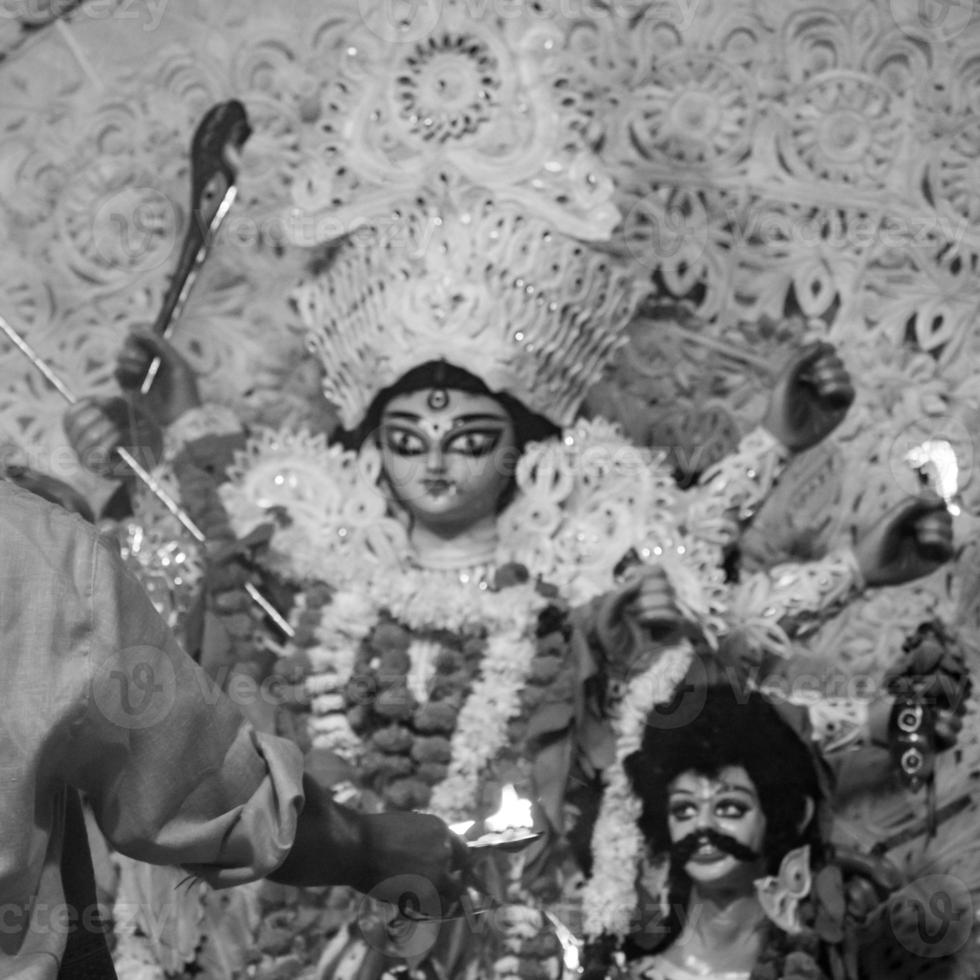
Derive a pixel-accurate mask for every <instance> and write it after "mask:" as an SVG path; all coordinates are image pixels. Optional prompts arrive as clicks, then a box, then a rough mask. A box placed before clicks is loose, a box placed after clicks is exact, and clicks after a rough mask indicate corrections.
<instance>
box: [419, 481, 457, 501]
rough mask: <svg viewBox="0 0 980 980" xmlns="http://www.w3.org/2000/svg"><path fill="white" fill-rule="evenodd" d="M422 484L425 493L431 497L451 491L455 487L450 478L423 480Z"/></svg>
mask: <svg viewBox="0 0 980 980" xmlns="http://www.w3.org/2000/svg"><path fill="white" fill-rule="evenodd" d="M422 486H424V487H425V490H426V493H430V494H432V496H433V497H441V496H442V495H443V494H447V493H452V491H453V490H454V489H455V484H454V483H453V482H452V480H423V481H422Z"/></svg>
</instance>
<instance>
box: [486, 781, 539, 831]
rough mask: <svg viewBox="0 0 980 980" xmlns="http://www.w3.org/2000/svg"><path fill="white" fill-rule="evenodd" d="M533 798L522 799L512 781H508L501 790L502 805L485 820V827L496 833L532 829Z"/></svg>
mask: <svg viewBox="0 0 980 980" xmlns="http://www.w3.org/2000/svg"><path fill="white" fill-rule="evenodd" d="M533 806H534V803H533V801H532V800H525V799H522V798H521V797H520V796H518V795H517V790H516V789H514V786H513V784H512V783H507V784H505V785H504V787H503V788H502V789H501V791H500V807H499V809H498V810H497V812H496V813H491V814H490V816H489V817H487V818H486V820H484V821H483V825H484V827H486V829H487V830H488V831H489V832H490V833H494V834H500V833H503V832H504V831H507V830H530V829H531V828H532V827H533V826H534V815H533V814H532V813H531V808H532V807H533Z"/></svg>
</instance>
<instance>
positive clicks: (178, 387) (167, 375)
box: [115, 327, 201, 427]
mask: <svg viewBox="0 0 980 980" xmlns="http://www.w3.org/2000/svg"><path fill="white" fill-rule="evenodd" d="M157 357H158V358H159V359H160V368H159V370H158V371H157V374H156V377H155V378H154V379H153V385H152V386H151V388H150V390H149V391H148V392H147V393H146V394H145V395H141V394H140V391H139V390H140V385H142V383H143V379H144V378H145V377H146V372H147V371H148V370H149V369H150V364H151V363H152V362H153V359H154V358H157ZM115 374H116V381H118V382H119V386H120V387H121V388H122V389H123V391H125V392H127V393H129V395H130V397H132V398H133V399H134V400H135V401H136V403H137V404H138V405H139V406H140V408H141V409H142V410H143V411H145V412H146V413H147V414H149V415H150V416H151V417H152V418H153V419H155V420H156V422H157V423H158V424H159V425H161V426H164V427H166V426H168V425H170V424H171V423H172V422H174V421H176V420H177V419H178V418H180V416H181V415H183V414H184V412H186V411H187V410H188V409H191V408H196V407H197V406H198V405H200V404H201V397H200V394H199V393H198V390H197V378H196V376H195V374H194V369H193V368H192V367H191V366H190V364H188V363H187V361H186V360H185V359H184V357H183V356H182V355H181V354H179V353H177V350H176V349H175V348H174V347H173V345H172V344H170V343H168V342H167V341H166V340H164V339H163V337H160V336H158V335H157V334H155V333H154V332H153V331H152V330H150V329H149V327H134V328H133V330H132V332H131V333H130V335H129V336H128V337H127V338H126V341H125V343H124V344H123V346H122V350H120V352H119V356H118V358H117V359H116V371H115Z"/></svg>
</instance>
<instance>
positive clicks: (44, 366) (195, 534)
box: [0, 315, 295, 639]
mask: <svg viewBox="0 0 980 980" xmlns="http://www.w3.org/2000/svg"><path fill="white" fill-rule="evenodd" d="M0 330H2V331H3V333H5V334H6V335H7V338H8V339H9V340H10V342H11V343H12V344H13V345H14V346H15V347H16V348H17V349H18V350H19V351H20V352H21V353H22V354H23V355H24V356H25V357H26V358H27V359H28V360H29V361H30V362H31V364H33V365H34V367H35V368H37V370H38V371H39V372H40V373H41V375H43V377H44V379H45V381H47V382H48V384H49V385H51V387H52V388H54V389H55V391H57V392H58V394H59V395H61V397H62V398H63V399H64V400H65V401H66V402H68V404H69V405H74V404H75V403H76V402H77V401H78V399H77V398H76V397H75V394H74V392H73V391H72V390H71V388H69V387H68V385H66V384H65V382H64V381H62V379H61V378H60V377H59V376H58V375H57V374H56V373H55V372H54V370H53V369H52V368H51V365H50V364H48V362H47V361H45V360H44V358H43V357H41V355H40V354H38V353H37V351H35V350H34V348H33V347H31V345H30V344H29V343H28V342H27V341H26V340H25V339H24V338H23V336H22V335H21V334H20V333H18V331H17V330H15V329H14V327H13V326H12V325H11V324H10V323H9V322H8V321H7V320H6V318H5V317H3V316H2V315H0ZM116 454H117V455H118V456H119V458H120V459H121V460H122V461H123V462H124V463H125V464H126V465H127V466H128V467H129V468H130V469H131V470H132V471H133V473H134V474H135V475H136V477H138V478H139V479H140V480H141V481H142V482H143V483H144V484H145V485H146V487H147V489H148V490H149V491H150V493H152V494H153V496H154V497H156V498H157V500H159V501H160V503H161V504H163V506H164V507H166V508H167V510H168V511H170V513H171V514H173V516H174V517H176V518H177V520H178V521H180V523H181V524H182V525H183V526H184V527H185V528H186V529H187V531H188V532H189V533H190V535H191V537H192V538H194V540H195V541H197V542H198V543H200V544H205V542H206V540H207V539H206V538H205V535H204V532H203V531H202V530H201V529H200V528H199V527H198V526H197V524H195V523H194V520H193V518H192V517H191V516H190V514H188V513H187V511H186V510H184V508H183V507H181V506H180V504H179V503H177V501H176V500H174V498H173V497H171V496H170V494H169V493H167V491H166V490H165V489H164V488H163V487H162V486H161V485H160V483H159V481H158V480H157V479H156V478H155V477H154V476H153V474H152V473H150V471H149V470H147V469H146V468H145V467H144V466H143V465H142V464H141V463H140V462H139V460H137V459H136V457H135V456H134V455H133V454H132V453H131V452H130V451H129V450H128V449H126V447H125V446H117V447H116ZM245 591H246V592H247V593H248V596H249V598H250V599H251V600H252V602H254V603H255V605H257V606H258V607H259V608H260V609H261V610H262V612H264V613H265V614H266V616H268V617H269V619H271V620H272V621H273V622H274V623H275V624H276V626H278V627H279V629H280V630H282V632H283V633H284V634H285V635H286V636H288V637H289V638H290V639H292V637H293V636H294V635H295V631H294V630H293V628H292V626H290V625H289V623H288V621H287V620H286V619H285V618H284V617H283V615H282V613H280V612H279V610H278V609H276V607H275V606H273V605H272V603H271V602H269V600H268V599H267V598H266V597H265V596H264V595H262V593H261V592H259V590H258V589H257V588H256V587H255V585H253V584H252V583H251V582H246V583H245Z"/></svg>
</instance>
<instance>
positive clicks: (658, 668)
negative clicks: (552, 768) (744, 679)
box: [582, 640, 694, 939]
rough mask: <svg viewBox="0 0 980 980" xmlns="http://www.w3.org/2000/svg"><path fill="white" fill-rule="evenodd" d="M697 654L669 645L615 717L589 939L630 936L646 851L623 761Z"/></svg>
mask: <svg viewBox="0 0 980 980" xmlns="http://www.w3.org/2000/svg"><path fill="white" fill-rule="evenodd" d="M693 658H694V649H693V647H692V646H691V644H690V642H689V641H687V640H682V641H681V642H679V643H677V644H674V645H672V646H669V647H667V648H666V649H664V651H663V652H662V653H661V655H660V657H659V658H658V660H657V662H656V663H655V664H654V665H653V666H652V667H650V668H648V669H647V670H646V671H645V672H644V673H642V674H641V675H640V676H639V677H637V678H635V679H633V680H631V681H630V684H629V688H628V690H627V692H626V694H625V695H624V697H623V700H622V701H621V702H620V705H619V711H618V717H617V718H616V719H615V721H614V728H615V732H616V761H615V762H614V763H613V764H612V765H611V766H610V767H609V769H607V770H606V772H605V774H604V776H605V791H604V793H603V796H602V803H601V805H600V807H599V816H598V819H597V820H596V824H595V828H594V829H593V831H592V855H593V859H594V864H593V871H592V877H591V878H590V879H589V881H588V884H587V885H586V887H585V891H584V894H583V896H582V913H583V923H584V927H585V934H586V936H587V937H589V938H590V939H594V938H596V937H598V936H599V935H601V934H602V933H604V932H605V933H610V934H612V935H616V936H625V935H626V934H627V932H628V931H629V927H630V919H631V918H632V915H633V911H634V909H635V908H636V874H637V866H638V864H639V860H640V856H641V853H642V850H643V837H642V835H641V833H640V829H639V826H638V825H637V821H638V820H639V817H640V812H641V809H642V808H641V805H640V801H639V800H638V799H637V798H636V796H635V794H634V793H633V790H632V787H631V786H630V783H629V779H628V778H627V776H626V772H625V770H624V769H623V760H624V759H625V758H626V757H627V756H628V755H630V754H632V753H633V752H635V751H636V750H637V749H639V747H640V745H641V743H642V741H643V732H644V728H645V727H646V722H647V718H648V716H649V714H650V711H651V710H652V709H653V708H654V706H656V705H658V704H666V703H667V702H668V701H669V700H670V699H671V698H672V697H673V695H674V692H675V691H676V690H677V685H678V684H680V682H681V681H682V680H683V679H684V676H685V675H686V674H687V672H688V669H689V668H690V666H691V661H692V659H693Z"/></svg>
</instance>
